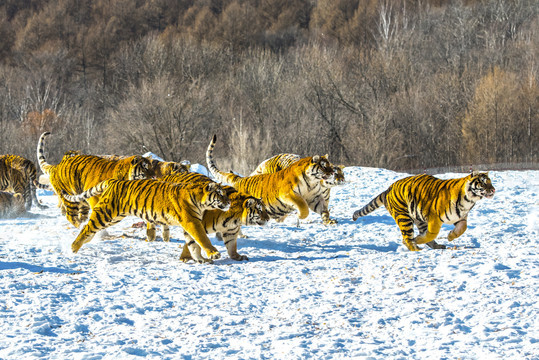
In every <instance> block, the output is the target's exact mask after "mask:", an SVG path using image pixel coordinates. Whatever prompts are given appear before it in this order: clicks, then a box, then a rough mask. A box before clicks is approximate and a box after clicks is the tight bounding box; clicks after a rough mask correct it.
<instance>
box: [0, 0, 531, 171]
mask: <svg viewBox="0 0 539 360" xmlns="http://www.w3.org/2000/svg"><path fill="white" fill-rule="evenodd" d="M538 54H539V2H538V1H537V0H514V1H507V0H484V1H444V0H409V1H407V0H318V1H317V0H252V1H247V0H94V1H90V0H54V1H53V0H2V1H0V88H1V89H0V127H1V129H2V131H1V132H0V153H15V154H19V155H23V156H25V157H27V158H29V159H32V160H34V161H35V160H36V155H35V145H36V143H37V139H38V138H39V135H40V134H41V133H42V132H43V131H46V130H48V131H51V132H52V136H51V137H49V138H48V141H47V143H46V149H47V154H48V159H49V161H50V162H51V163H55V162H57V161H59V160H60V158H61V156H62V154H63V153H64V152H65V151H67V150H71V149H76V150H81V151H83V152H85V153H89V154H112V153H114V154H134V153H137V154H141V153H144V152H146V151H152V152H154V153H156V154H158V155H160V156H162V157H164V158H165V159H167V160H175V161H178V160H182V159H188V160H190V161H191V162H201V163H204V155H205V150H206V147H207V145H208V143H209V140H210V137H211V135H212V134H214V133H215V134H217V135H218V143H217V147H216V151H215V154H216V158H217V161H218V164H219V165H220V166H221V167H222V168H223V169H224V170H228V169H229V168H232V169H234V170H237V171H239V172H244V173H245V172H248V171H249V170H252V169H253V168H254V167H255V166H256V164H258V163H259V162H260V161H261V160H263V159H265V158H268V157H270V156H272V155H274V154H277V153H282V152H292V153H297V154H302V155H305V156H308V155H314V154H325V153H328V154H329V155H330V160H332V161H333V162H334V163H341V164H346V165H361V166H376V167H385V168H390V169H411V168H427V167H433V166H448V165H468V164H493V163H521V162H528V163H537V162H538V161H539V158H538V151H539V141H538V140H539V136H538V134H539V85H538V83H537V81H538V75H539V63H538Z"/></svg>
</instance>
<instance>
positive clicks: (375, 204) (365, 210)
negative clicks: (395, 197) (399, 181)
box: [352, 191, 386, 221]
mask: <svg viewBox="0 0 539 360" xmlns="http://www.w3.org/2000/svg"><path fill="white" fill-rule="evenodd" d="M385 201H386V191H384V192H383V193H381V194H380V195H378V196H377V197H375V198H374V199H372V200H371V201H370V202H369V203H368V204H367V205H365V206H363V207H362V208H361V209H359V210H356V211H354V216H353V217H352V219H353V220H354V221H356V220H357V219H358V218H360V217H362V216H365V215H367V214H369V213H371V212H373V211H374V210H376V209H378V208H379V207H380V206H382V205H384V203H385Z"/></svg>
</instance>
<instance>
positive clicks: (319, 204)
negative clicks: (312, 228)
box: [309, 194, 337, 225]
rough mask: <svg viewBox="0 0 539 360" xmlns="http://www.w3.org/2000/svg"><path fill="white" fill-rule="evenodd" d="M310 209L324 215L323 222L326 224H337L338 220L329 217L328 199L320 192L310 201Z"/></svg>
mask: <svg viewBox="0 0 539 360" xmlns="http://www.w3.org/2000/svg"><path fill="white" fill-rule="evenodd" d="M309 209H311V210H312V211H314V212H315V213H317V214H320V216H321V217H322V224H324V225H335V224H337V220H335V219H331V218H330V217H329V206H328V200H327V199H326V197H325V196H324V195H323V194H320V195H318V196H316V197H315V198H314V199H312V200H310V201H309Z"/></svg>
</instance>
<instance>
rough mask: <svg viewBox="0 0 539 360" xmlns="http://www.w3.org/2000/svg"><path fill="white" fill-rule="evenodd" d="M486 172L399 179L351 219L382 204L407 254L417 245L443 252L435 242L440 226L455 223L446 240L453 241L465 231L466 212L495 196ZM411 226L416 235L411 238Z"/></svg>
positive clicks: (365, 213)
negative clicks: (394, 224) (397, 230)
mask: <svg viewBox="0 0 539 360" xmlns="http://www.w3.org/2000/svg"><path fill="white" fill-rule="evenodd" d="M495 191H496V190H495V189H494V186H493V185H492V182H491V180H490V178H489V176H488V173H484V172H478V171H474V172H472V173H471V174H469V175H468V176H465V177H462V178H457V179H448V180H441V179H438V178H435V177H434V176H431V175H426V174H422V175H415V176H409V177H406V178H404V179H401V180H398V181H396V182H395V183H393V184H392V185H391V186H390V187H389V188H388V189H387V190H386V191H384V192H383V193H381V194H380V195H378V196H377V197H375V198H374V199H372V200H371V201H370V202H369V203H368V204H367V205H365V206H364V207H363V208H361V209H360V210H357V211H355V212H354V214H353V217H352V218H353V220H354V221H356V220H357V219H358V218H359V217H361V216H365V215H367V214H369V213H370V212H372V211H374V210H375V209H377V208H379V207H380V206H382V205H384V206H385V207H386V209H387V210H388V211H389V213H390V214H391V216H392V217H393V219H395V222H396V223H397V225H398V226H399V228H400V231H401V234H402V237H403V239H404V240H403V243H404V245H406V247H407V248H408V249H409V250H410V251H418V250H420V248H419V247H418V246H417V245H418V244H427V245H428V246H429V247H430V248H433V249H445V248H446V247H445V245H440V244H438V243H436V241H435V239H436V237H437V236H438V233H439V232H440V228H441V226H442V224H454V225H455V227H454V228H453V229H452V230H451V231H450V232H449V235H448V240H449V241H453V240H454V239H456V238H458V237H459V236H460V235H462V234H463V233H464V232H465V231H466V228H467V219H468V213H469V211H470V210H471V209H472V208H473V207H474V205H475V203H476V202H477V201H479V200H481V199H482V198H484V197H486V198H487V199H490V198H492V197H493V196H494V193H495ZM414 224H415V225H416V226H417V228H418V230H419V235H418V236H416V237H414V227H413V226H414Z"/></svg>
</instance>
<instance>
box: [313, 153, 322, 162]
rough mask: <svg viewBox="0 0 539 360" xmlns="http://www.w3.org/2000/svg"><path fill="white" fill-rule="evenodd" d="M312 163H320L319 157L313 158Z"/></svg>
mask: <svg viewBox="0 0 539 360" xmlns="http://www.w3.org/2000/svg"><path fill="white" fill-rule="evenodd" d="M312 162H313V163H318V162H320V155H315V156H313V160H312Z"/></svg>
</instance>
